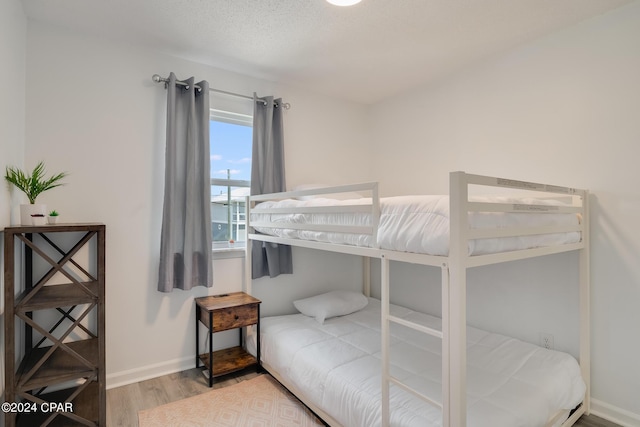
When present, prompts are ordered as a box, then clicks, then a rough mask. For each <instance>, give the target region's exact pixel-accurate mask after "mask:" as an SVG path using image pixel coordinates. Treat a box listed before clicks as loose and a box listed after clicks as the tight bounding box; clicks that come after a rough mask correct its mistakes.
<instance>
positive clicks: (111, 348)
mask: <svg viewBox="0 0 640 427" xmlns="http://www.w3.org/2000/svg"><path fill="white" fill-rule="evenodd" d="M27 48H28V49H27V51H28V55H27V82H28V87H27V95H26V99H27V123H28V126H27V133H26V137H27V145H26V159H25V160H26V161H25V163H26V164H27V165H33V164H34V163H35V162H37V161H38V160H40V159H44V160H45V161H46V162H47V165H48V167H49V169H50V170H51V171H68V172H69V173H70V175H69V177H68V179H67V180H66V181H67V182H68V184H67V185H66V186H64V187H61V188H57V189H55V190H52V191H50V192H48V193H46V194H45V195H43V202H46V203H47V204H48V206H49V207H50V208H52V209H56V210H58V211H59V212H60V213H61V217H62V219H63V221H65V222H73V221H80V222H82V221H99V222H104V223H106V225H107V272H106V273H107V275H106V277H107V290H106V292H107V304H106V305H107V325H106V327H107V381H108V386H109V387H112V386H115V385H118V384H122V383H125V382H129V381H134V380H139V379H140V378H144V377H147V376H156V375H158V374H161V373H164V372H170V371H176V370H180V369H185V368H189V367H191V366H192V364H193V353H194V349H193V347H194V341H195V340H194V338H193V335H194V328H195V326H194V321H193V315H194V303H193V298H194V297H197V296H203V295H206V294H207V290H206V289H205V288H197V289H194V290H192V291H190V292H184V291H180V290H176V291H174V292H173V293H171V294H162V293H159V292H157V291H156V290H155V289H156V280H157V270H158V255H159V244H160V237H159V230H160V223H161V217H162V194H163V167H164V142H163V135H164V123H165V120H164V117H165V103H166V94H165V90H164V89H163V87H162V85H158V84H156V83H153V82H152V81H151V76H152V75H153V74H155V73H158V74H160V75H163V76H167V75H168V74H169V72H170V71H173V72H175V73H176V74H177V75H178V76H179V77H182V78H185V77H188V76H191V75H195V76H196V79H206V80H208V81H209V83H210V85H211V87H214V88H219V89H224V90H227V91H231V92H236V93H242V94H251V93H252V92H253V91H256V92H258V94H260V95H268V94H275V95H276V96H282V97H283V98H284V99H285V100H286V101H287V102H290V103H291V104H292V108H291V110H289V111H288V112H286V114H285V138H286V153H285V158H286V167H287V174H288V176H287V182H288V184H289V185H291V186H293V185H296V184H299V183H302V182H305V181H306V180H308V179H310V178H313V179H314V180H315V179H317V177H323V180H324V177H326V181H327V182H341V181H344V180H348V181H352V180H358V181H363V180H366V179H368V177H367V176H365V174H364V168H361V169H360V170H358V166H357V165H354V164H353V162H352V160H351V158H349V157H340V156H337V155H336V153H338V152H347V153H348V154H350V151H351V152H352V153H357V152H360V149H361V147H363V146H364V145H365V144H366V143H368V141H367V138H366V137H365V135H366V131H365V130H366V128H365V124H366V114H365V111H364V109H363V108H361V107H360V106H358V105H354V104H349V103H345V102H341V101H337V100H334V99H329V98H325V97H322V96H318V95H316V94H313V93H310V92H306V91H304V90H299V89H296V88H293V87H287V86H284V85H276V84H273V83H269V82H266V81H261V80H256V79H252V78H249V77H246V76H242V75H239V74H235V73H231V72H226V71H223V70H219V69H214V68H210V67H207V66H204V65H201V64H196V63H193V62H188V61H185V60H181V59H178V58H175V57H170V56H166V55H163V54H160V53H156V52H151V51H148V50H138V49H136V48H134V47H130V46H123V45H115V44H110V43H107V42H105V41H101V40H97V39H92V38H89V37H86V36H84V35H79V34H74V33H69V32H67V31H66V30H64V29H59V28H54V27H50V26H47V25H44V24H40V23H35V22H29V30H28V45H27ZM248 102H251V101H248ZM346 145H349V148H348V149H345V148H344V146H346ZM309 154H311V155H309ZM328 170H331V173H330V174H329V173H328V172H327V171H328ZM336 172H337V173H336ZM307 182H308V181H307ZM294 257H296V259H297V261H298V262H302V265H303V266H304V265H309V269H310V270H309V271H306V267H303V269H302V270H300V273H299V274H301V275H303V276H306V274H307V273H308V274H309V276H310V277H314V279H311V280H310V282H311V286H312V287H314V286H317V287H321V286H323V285H324V284H325V283H324V282H327V286H329V287H331V286H332V282H334V281H335V280H337V279H336V278H338V277H340V274H341V271H339V270H334V271H335V276H334V277H333V278H332V277H331V276H328V277H327V275H326V271H323V269H322V265H321V264H316V265H315V266H314V265H310V264H313V263H309V262H306V263H305V259H309V257H313V255H312V254H309V253H308V251H307V252H304V251H302V252H296V253H294ZM340 265H341V268H344V269H345V270H346V273H347V274H352V275H353V274H355V275H359V274H361V273H360V272H361V270H360V264H359V263H358V262H357V260H355V259H352V260H350V261H349V260H342V261H341V264H340ZM314 269H315V270H314ZM242 272H243V260H242V259H231V260H219V261H216V262H215V263H214V288H213V290H212V291H210V293H222V292H228V291H234V290H241V288H242V285H243V276H242ZM321 273H322V274H321ZM296 277H297V276H296ZM286 280H288V282H287V284H286V285H281V286H279V287H276V286H274V287H272V288H271V289H269V288H266V286H265V285H262V289H261V285H260V284H258V286H255V289H256V292H257V293H258V295H259V296H264V297H265V298H266V299H268V301H265V304H264V306H263V312H265V313H270V312H271V313H276V312H286V311H289V312H290V311H291V310H292V308H293V307H292V306H291V298H292V297H291V296H290V295H287V292H289V291H292V292H293V294H300V293H306V292H308V290H305V288H300V289H296V288H295V286H296V285H298V286H302V285H304V286H309V284H305V283H303V284H297V283H295V278H287V279H286ZM234 336H235V335H234Z"/></svg>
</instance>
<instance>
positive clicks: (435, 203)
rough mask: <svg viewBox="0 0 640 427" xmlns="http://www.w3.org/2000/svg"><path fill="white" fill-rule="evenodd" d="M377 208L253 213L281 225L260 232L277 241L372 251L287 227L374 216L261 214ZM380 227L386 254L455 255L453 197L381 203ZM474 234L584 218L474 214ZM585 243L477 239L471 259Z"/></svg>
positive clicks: (365, 238)
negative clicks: (476, 230) (451, 235)
mask: <svg viewBox="0 0 640 427" xmlns="http://www.w3.org/2000/svg"><path fill="white" fill-rule="evenodd" d="M472 201H485V202H500V203H516V204H537V205H540V204H548V205H558V204H559V203H558V202H557V201H555V200H554V201H542V200H540V199H534V198H510V197H498V196H496V197H482V198H473V199H472ZM367 203H371V200H370V199H366V198H362V199H353V200H334V199H324V198H314V199H311V200H304V201H302V200H293V199H288V200H282V201H278V202H264V203H261V204H259V205H258V206H256V207H255V208H254V209H253V210H252V211H251V212H252V214H251V221H252V222H259V221H266V222H278V223H282V228H260V227H256V230H257V231H259V232H261V233H264V234H269V235H273V236H278V237H284V238H291V239H303V240H314V241H319V242H327V243H336V244H347V245H355V246H366V247H370V246H372V242H371V237H370V236H369V235H365V234H345V233H335V232H320V231H307V230H294V229H290V228H287V225H286V224H287V223H295V224H340V225H355V226H370V225H371V224H372V219H371V214H370V213H328V214H324V213H323V214H317V213H313V214H300V213H296V214H289V215H284V214H264V213H260V210H261V209H265V208H271V207H303V206H340V205H362V204H367ZM380 211H381V213H380V224H379V228H378V241H377V243H378V245H379V246H380V247H381V248H382V249H388V250H394V251H401V252H415V253H422V254H429V255H443V256H446V255H448V253H449V228H450V226H449V222H450V215H449V196H398V197H387V198H382V199H380ZM469 223H470V227H471V228H479V229H484V228H500V227H502V228H504V227H515V226H528V227H542V226H559V225H577V224H578V223H579V218H578V216H577V215H575V214H560V213H552V214H550V213H544V214H543V213H524V212H523V213H484V212H477V213H472V214H469ZM579 241H580V233H579V232H570V233H554V234H542V235H532V236H522V237H507V238H495V239H477V240H472V241H470V242H469V254H470V255H480V254H488V253H498V252H506V251H513V250H519V249H528V248H536V247H543V246H552V245H561V244H567V243H575V242H579Z"/></svg>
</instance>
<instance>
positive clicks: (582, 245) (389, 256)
mask: <svg viewBox="0 0 640 427" xmlns="http://www.w3.org/2000/svg"><path fill="white" fill-rule="evenodd" d="M471 185H479V186H486V187H498V188H508V189H515V190H527V191H535V192H537V193H548V194H550V195H554V196H557V195H563V196H573V197H572V199H573V205H572V206H566V207H565V206H562V207H560V206H548V205H537V204H532V205H530V204H511V203H481V202H471V201H469V186H471ZM362 191H368V192H370V193H371V199H372V202H371V204H367V205H360V204H359V205H348V206H345V205H341V206H338V207H330V206H322V207H299V208H298V207H296V208H272V209H267V210H261V211H260V213H276V214H277V213H340V212H368V213H371V214H372V225H371V226H370V227H360V226H335V225H334V226H331V225H329V226H327V225H322V226H319V225H313V226H310V225H308V224H306V225H305V224H303V225H298V224H287V225H286V226H285V227H284V228H289V229H291V228H297V229H304V230H315V231H327V232H332V231H334V232H343V233H360V234H369V235H370V236H371V242H372V244H373V245H376V244H377V243H376V242H377V229H378V223H379V219H380V200H379V194H378V185H377V183H365V184H355V185H344V186H336V187H327V188H322V189H312V190H303V191H289V192H282V193H274V194H265V195H257V196H250V197H249V198H247V215H246V218H247V251H246V259H245V274H246V276H245V277H246V278H245V286H246V290H247V292H249V293H251V280H252V279H251V241H252V240H257V241H263V242H271V243H279V244H286V245H291V246H299V247H305V248H311V249H319V250H325V251H331V252H339V253H346V254H352V255H359V256H363V257H365V258H364V260H365V262H364V291H365V294H367V295H369V291H370V264H369V259H370V258H378V259H380V260H381V307H382V313H381V314H382V402H381V405H382V425H383V426H384V427H386V426H388V425H389V418H390V408H389V388H390V385H391V384H395V385H397V386H398V387H401V388H402V389H404V390H406V391H408V392H410V393H412V394H414V395H416V396H417V397H419V398H421V399H422V400H424V401H426V402H429V403H430V404H432V405H435V406H437V407H440V408H441V409H442V415H443V426H448V427H464V426H466V368H467V367H466V286H467V269H469V268H473V267H479V266H484V265H490V264H498V263H502V262H507V261H515V260H522V259H526V258H534V257H539V256H543V255H551V254H558V253H562V252H570V251H579V254H580V255H579V282H580V285H579V289H580V290H579V307H580V308H579V316H580V331H579V335H580V350H579V352H580V354H579V363H580V369H581V374H582V378H583V379H584V381H585V383H586V386H587V388H586V392H585V398H584V400H583V402H582V404H581V405H580V406H579V407H578V408H577V409H576V410H575V411H574V412H573V413H572V414H571V415H570V416H569V417H568V418H567V419H566V421H564V422H563V423H562V426H563V427H567V426H571V425H573V424H574V423H575V422H576V421H577V420H578V418H580V416H581V415H583V414H585V413H586V414H588V413H589V411H590V320H589V307H590V301H589V294H590V277H589V200H588V197H589V193H588V191H587V190H579V189H574V188H569V187H562V186H556V185H547V184H538V183H533V182H526V181H519V180H512V179H503V178H496V177H489V176H482V175H472V174H467V173H465V172H451V173H450V176H449V200H450V202H449V203H450V237H449V239H450V240H449V255H448V256H433V255H425V254H416V253H408V252H398V251H391V250H385V249H380V248H379V247H361V246H351V245H339V244H333V243H324V242H316V241H310V240H299V239H287V238H281V237H274V236H269V235H265V234H256V233H254V232H253V228H254V227H267V228H268V227H276V228H278V227H283V224H282V223H268V222H259V223H258V222H256V223H252V222H251V221H250V214H251V209H252V208H253V207H254V206H255V204H256V202H262V201H268V200H279V199H280V200H281V199H288V198H298V197H301V196H312V195H316V196H317V195H323V194H334V193H341V192H362ZM470 212H514V213H526V212H532V213H533V212H535V213H545V212H546V213H576V214H579V215H580V216H581V221H580V224H579V225H577V226H570V227H567V226H549V227H517V228H514V227H510V228H498V229H471V228H470V227H469V222H468V213H470ZM571 231H579V232H580V233H581V240H580V241H579V242H577V243H571V244H564V245H556V246H549V247H538V248H533V249H525V250H517V251H511V252H502V253H494V254H487V255H473V256H469V254H468V242H469V241H470V240H473V239H481V238H502V237H513V236H527V235H535V234H547V233H564V232H571ZM390 261H400V262H407V263H413V264H421V265H427V266H435V267H440V269H441V272H442V331H438V330H434V329H430V328H427V327H424V326H421V325H417V324H413V323H410V322H407V321H406V320H403V319H399V318H397V317H394V316H392V315H390V313H389V304H390V289H389V266H390ZM390 322H395V323H399V324H402V325H404V326H406V327H409V328H413V329H415V330H418V331H421V332H424V333H426V334H429V335H433V336H436V337H439V338H441V339H442V400H443V402H442V404H440V403H438V402H434V401H432V400H431V399H429V398H428V397H426V396H424V395H423V394H421V393H420V392H418V391H416V390H413V389H412V388H410V387H408V386H407V385H405V384H403V383H402V382H401V381H400V380H398V379H396V378H394V377H393V376H391V374H390V372H389V359H390V355H389V333H390V332H389V330H390ZM267 370H269V368H268V367H267ZM272 374H273V372H272ZM276 378H277V379H278V380H280V381H281V382H282V379H281V378H279V376H278V375H277V373H276ZM285 386H288V387H291V391H292V392H293V393H294V394H296V389H295V387H294V386H292V385H290V384H286V382H285ZM298 398H300V399H301V400H302V401H303V402H304V403H305V404H307V405H308V406H309V407H310V408H311V409H312V410H314V411H315V412H316V413H318V414H319V415H320V416H321V417H324V418H326V419H325V421H327V422H330V423H331V422H335V420H333V419H332V418H331V417H330V416H329V415H328V414H326V413H325V412H324V411H322V410H321V409H320V408H317V407H315V405H313V404H310V402H307V401H306V399H305V398H304V396H300V395H298ZM558 416H559V415H558ZM556 422H557V419H555V418H554V419H553V420H551V421H550V422H549V425H552V424H555V423H556ZM332 425H333V424H332Z"/></svg>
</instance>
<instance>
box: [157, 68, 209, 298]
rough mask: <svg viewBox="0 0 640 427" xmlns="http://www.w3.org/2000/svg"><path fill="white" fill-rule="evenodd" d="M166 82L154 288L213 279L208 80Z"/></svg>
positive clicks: (184, 286) (199, 283) (189, 285)
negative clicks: (157, 264)
mask: <svg viewBox="0 0 640 427" xmlns="http://www.w3.org/2000/svg"><path fill="white" fill-rule="evenodd" d="M176 81H177V80H176V76H175V74H173V73H171V74H170V76H169V82H168V83H167V147H166V153H165V180H164V208H163V213H162V234H161V244H160V274H159V278H158V290H159V291H160V292H171V291H172V290H173V288H179V289H184V290H188V289H191V288H192V287H193V286H207V287H211V286H212V285H213V271H212V264H211V178H210V166H209V163H210V157H209V84H208V83H207V82H206V81H202V82H199V83H197V85H198V86H199V87H200V88H201V89H200V91H198V90H196V89H195V84H194V79H193V77H191V78H190V79H188V80H185V82H186V83H187V86H183V85H178V84H176Z"/></svg>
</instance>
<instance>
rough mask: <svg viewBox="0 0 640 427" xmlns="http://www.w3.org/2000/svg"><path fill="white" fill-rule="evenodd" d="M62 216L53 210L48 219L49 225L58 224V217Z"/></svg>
mask: <svg viewBox="0 0 640 427" xmlns="http://www.w3.org/2000/svg"><path fill="white" fill-rule="evenodd" d="M59 216H60V214H59V213H58V211H56V210H55V209H54V210H52V211H51V212H49V216H48V217H47V222H48V223H49V224H55V223H57V222H58V217H59Z"/></svg>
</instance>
